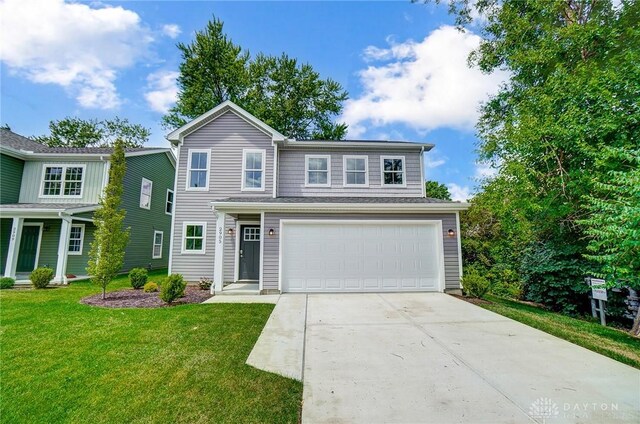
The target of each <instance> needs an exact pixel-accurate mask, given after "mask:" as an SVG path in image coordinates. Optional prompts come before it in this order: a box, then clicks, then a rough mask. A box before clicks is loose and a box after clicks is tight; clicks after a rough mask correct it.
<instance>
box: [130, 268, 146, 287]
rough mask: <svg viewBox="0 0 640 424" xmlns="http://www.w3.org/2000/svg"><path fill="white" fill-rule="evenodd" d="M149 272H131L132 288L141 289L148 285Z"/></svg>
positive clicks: (138, 270) (134, 270)
mask: <svg viewBox="0 0 640 424" xmlns="http://www.w3.org/2000/svg"><path fill="white" fill-rule="evenodd" d="M147 274H148V272H147V270H146V269H145V268H133V269H132V270H131V271H129V281H130V282H131V287H133V288H134V289H140V288H142V287H143V286H144V285H145V284H146V283H147Z"/></svg>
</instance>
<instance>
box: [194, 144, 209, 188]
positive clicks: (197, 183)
mask: <svg viewBox="0 0 640 424" xmlns="http://www.w3.org/2000/svg"><path fill="white" fill-rule="evenodd" d="M208 158H209V153H207V152H192V153H191V164H190V165H191V167H190V168H189V187H190V188H204V187H206V186H207V179H208V172H209V170H208V169H207V160H208Z"/></svg>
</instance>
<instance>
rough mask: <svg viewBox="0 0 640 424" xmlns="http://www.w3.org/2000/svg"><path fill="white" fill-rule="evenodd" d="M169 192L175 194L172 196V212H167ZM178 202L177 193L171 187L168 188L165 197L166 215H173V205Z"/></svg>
mask: <svg viewBox="0 0 640 424" xmlns="http://www.w3.org/2000/svg"><path fill="white" fill-rule="evenodd" d="M169 193H171V194H172V195H173V197H172V198H171V213H169V212H167V204H168V203H169ZM175 203H176V194H175V193H174V192H173V190H171V189H170V188H168V189H167V197H166V198H165V199H164V213H165V214H166V215H173V207H174V206H175Z"/></svg>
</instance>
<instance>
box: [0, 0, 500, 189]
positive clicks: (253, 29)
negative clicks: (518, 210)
mask: <svg viewBox="0 0 640 424" xmlns="http://www.w3.org/2000/svg"><path fill="white" fill-rule="evenodd" d="M214 14H215V15H216V16H217V17H218V18H220V19H222V20H223V21H224V23H225V31H226V32H227V34H228V35H229V36H230V37H231V38H232V39H233V41H234V42H235V43H237V44H240V45H241V46H242V47H243V48H245V49H247V50H249V51H250V52H251V53H252V54H255V53H258V52H264V53H267V54H280V53H281V52H286V53H287V54H289V55H290V56H292V57H296V58H298V59H299V60H300V61H302V62H309V63H310V64H311V65H313V67H314V68H315V69H316V70H317V71H319V72H320V74H321V75H322V76H323V77H331V78H333V79H335V80H337V81H338V82H340V83H341V84H342V85H343V86H344V88H345V89H346V90H347V91H348V92H349V95H350V100H349V101H348V102H347V103H346V105H345V111H344V114H343V116H341V117H340V119H341V120H344V121H346V122H347V123H348V124H349V125H350V132H349V137H350V138H374V139H402V140H411V141H428V142H432V143H435V144H436V146H437V147H436V149H435V150H434V151H433V152H432V153H430V154H428V155H427V161H426V164H427V165H426V166H427V170H426V172H427V178H428V179H432V180H436V181H439V182H442V183H445V184H447V185H449V186H450V189H451V190H452V192H453V193H454V197H456V198H458V199H462V198H465V197H467V196H468V194H469V193H470V192H472V191H473V187H474V186H475V185H476V184H477V183H476V178H478V177H481V176H486V175H488V174H490V173H491V170H490V169H489V168H488V167H486V166H483V165H479V164H477V163H476V155H475V153H474V145H475V143H476V138H475V136H474V129H473V125H474V124H475V120H476V119H477V108H478V105H479V102H480V101H481V100H483V99H485V98H486V97H487V95H488V94H489V93H492V92H495V90H496V88H497V86H498V84H499V82H500V81H501V80H503V79H504V75H502V74H494V75H482V74H481V73H480V72H479V71H477V70H472V69H469V68H468V67H467V66H466V60H465V59H466V56H467V54H468V52H469V51H470V50H471V49H472V48H474V47H475V46H476V45H477V43H478V41H479V38H478V37H477V36H476V35H475V34H473V33H469V32H467V33H461V32H459V31H456V30H455V29H454V28H453V27H452V26H451V25H452V19H451V17H450V16H448V15H447V13H446V8H445V7H443V6H434V5H422V4H412V3H411V2H410V1H408V0H407V1H393V2H266V1H265V2H205V1H200V2H171V1H138V2H136V1H127V2H111V1H105V2H91V3H89V2H80V3H69V2H66V3H65V2H63V0H45V1H43V2H38V1H33V2H24V1H22V0H6V1H5V2H4V3H3V4H1V5H0V17H1V19H2V29H1V31H2V34H1V35H2V39H3V40H4V41H3V47H2V51H1V52H0V59H1V62H2V65H1V66H2V68H1V71H2V75H1V81H0V82H1V105H0V114H1V117H0V120H1V122H2V123H3V124H9V125H10V126H11V128H12V129H13V130H14V131H16V132H18V133H20V134H23V135H26V136H30V135H40V134H45V133H47V125H48V123H49V121H50V120H54V119H62V118H64V117H65V116H78V117H81V118H98V119H101V118H108V117H113V116H120V117H126V118H128V119H129V120H130V121H132V122H136V123H140V124H143V125H145V126H147V127H149V128H151V130H152V132H153V134H152V137H151V140H150V142H149V145H161V146H167V145H168V143H167V142H166V141H165V140H164V134H165V133H166V131H165V130H164V129H162V128H161V127H160V124H159V123H160V119H161V117H162V114H163V113H162V111H163V110H166V108H167V107H169V106H170V105H171V102H172V100H173V99H174V98H175V93H176V87H175V76H176V71H177V69H178V65H179V63H180V55H179V52H178V50H177V48H176V47H175V44H176V43H177V42H180V41H181V42H189V41H190V40H191V39H192V37H193V33H194V31H196V30H199V29H202V28H203V27H204V26H205V24H206V22H207V20H208V19H210V18H211V16H213V15H214ZM9 17H11V19H9ZM24 28H30V29H31V30H30V31H24Z"/></svg>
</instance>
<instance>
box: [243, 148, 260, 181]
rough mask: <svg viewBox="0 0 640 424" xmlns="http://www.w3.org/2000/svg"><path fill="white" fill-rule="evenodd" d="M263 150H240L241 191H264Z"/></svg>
mask: <svg viewBox="0 0 640 424" xmlns="http://www.w3.org/2000/svg"><path fill="white" fill-rule="evenodd" d="M264 162H265V150H259V149H244V150H243V151H242V191H264Z"/></svg>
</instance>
